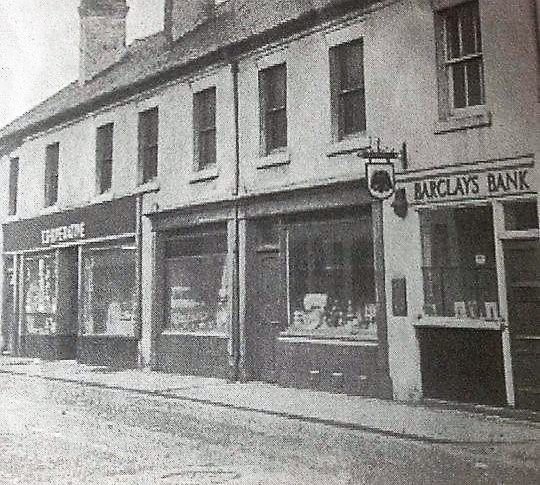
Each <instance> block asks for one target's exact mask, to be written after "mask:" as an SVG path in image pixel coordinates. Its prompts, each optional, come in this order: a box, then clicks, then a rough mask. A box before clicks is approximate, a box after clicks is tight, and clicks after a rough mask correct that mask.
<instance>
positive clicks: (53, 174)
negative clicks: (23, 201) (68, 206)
mask: <svg viewBox="0 0 540 485" xmlns="http://www.w3.org/2000/svg"><path fill="white" fill-rule="evenodd" d="M59 165H60V143H59V142H55V143H50V144H49V145H47V146H46V147H45V180H44V205H45V207H52V206H54V205H56V204H57V203H58V175H59Z"/></svg>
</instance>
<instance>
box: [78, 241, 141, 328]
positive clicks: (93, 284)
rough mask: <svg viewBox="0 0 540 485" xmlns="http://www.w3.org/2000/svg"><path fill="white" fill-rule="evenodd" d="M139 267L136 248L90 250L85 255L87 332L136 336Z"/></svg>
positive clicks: (83, 320)
mask: <svg viewBox="0 0 540 485" xmlns="http://www.w3.org/2000/svg"><path fill="white" fill-rule="evenodd" d="M135 268H136V251H135V250H134V249H127V248H126V249H123V248H111V249H101V250H88V251H86V252H85V253H84V254H83V275H82V276H83V281H82V323H83V326H84V327H83V328H84V331H85V333H87V334H104V335H124V336H132V337H133V336H135V322H136V301H137V300H136V291H135Z"/></svg>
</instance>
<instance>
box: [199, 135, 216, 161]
mask: <svg viewBox="0 0 540 485" xmlns="http://www.w3.org/2000/svg"><path fill="white" fill-rule="evenodd" d="M215 163H216V133H215V131H213V130H212V131H203V132H201V133H199V168H204V167H207V166H209V165H213V164H215Z"/></svg>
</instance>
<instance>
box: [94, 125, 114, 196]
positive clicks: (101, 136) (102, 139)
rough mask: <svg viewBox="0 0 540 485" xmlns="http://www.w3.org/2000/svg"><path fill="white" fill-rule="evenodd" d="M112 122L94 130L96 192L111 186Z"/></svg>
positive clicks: (103, 190) (105, 190)
mask: <svg viewBox="0 0 540 485" xmlns="http://www.w3.org/2000/svg"><path fill="white" fill-rule="evenodd" d="M113 126H114V125H113V124H112V123H108V124H106V125H103V126H100V127H99V128H98V129H97V131H96V178H97V190H98V193H100V194H103V193H104V192H107V191H108V190H110V188H111V186H112V163H113Z"/></svg>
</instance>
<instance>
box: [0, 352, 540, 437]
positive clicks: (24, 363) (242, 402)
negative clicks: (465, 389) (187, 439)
mask: <svg viewBox="0 0 540 485" xmlns="http://www.w3.org/2000/svg"><path fill="white" fill-rule="evenodd" d="M0 373H7V374H15V375H22V376H27V377H30V378H39V379H50V380H55V381H64V382H71V383H78V384H81V385H87V386H96V387H102V388H107V389H116V390H121V391H128V392H135V393H141V394H147V395H153V396H162V397H165V398H169V399H175V400H180V401H190V402H197V403H202V404H207V405H211V406H218V407H225V408H232V409H238V410H244V411H250V412H255V413H262V414H266V415H273V416H280V417H284V418H287V419H295V420H301V421H306V422H315V423H322V424H327V425H331V426H337V427H342V428H347V429H353V430H361V431H368V432H373V433H377V434H381V435H386V436H393V437H397V438H403V439H408V440H416V441H422V442H431V443H441V444H445V443H446V444H497V443H518V444H519V443H533V442H538V441H540V424H539V423H538V422H537V421H538V417H539V416H538V414H539V413H535V412H532V411H531V412H519V411H514V410H511V409H509V408H488V407H482V406H469V407H468V408H467V409H462V408H459V407H456V406H452V405H444V404H441V403H434V402H430V403H403V402H397V401H389V400H383V399H376V398H368V397H361V396H349V395H345V394H332V393H328V392H322V391H314V390H308V389H292V388H284V387H279V386H277V385H273V384H266V383H261V382H247V383H239V382H229V381H227V380H224V379H216V378H206V377H198V376H183V375H178V374H167V373H163V372H155V371H150V370H147V369H129V370H115V369H110V368H106V367H95V366H88V365H84V364H81V363H78V362H76V361H69V360H68V361H42V360H39V359H28V358H20V357H11V356H1V357H0Z"/></svg>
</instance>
